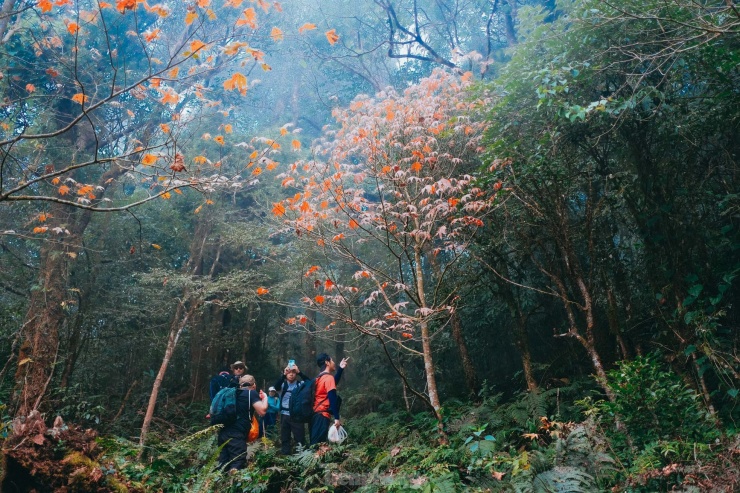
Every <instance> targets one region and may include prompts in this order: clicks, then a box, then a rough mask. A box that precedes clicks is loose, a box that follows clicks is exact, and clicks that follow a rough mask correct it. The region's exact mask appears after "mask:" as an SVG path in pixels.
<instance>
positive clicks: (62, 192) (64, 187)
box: [58, 185, 69, 195]
mask: <svg viewBox="0 0 740 493" xmlns="http://www.w3.org/2000/svg"><path fill="white" fill-rule="evenodd" d="M58 192H59V195H67V194H68V193H69V187H68V186H67V185H62V186H61V187H59V190H58Z"/></svg>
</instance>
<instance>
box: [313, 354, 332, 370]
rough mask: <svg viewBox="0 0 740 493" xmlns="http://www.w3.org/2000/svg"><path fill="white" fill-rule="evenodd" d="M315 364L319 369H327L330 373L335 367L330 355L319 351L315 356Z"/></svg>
mask: <svg viewBox="0 0 740 493" xmlns="http://www.w3.org/2000/svg"><path fill="white" fill-rule="evenodd" d="M316 364H317V365H318V366H319V369H321V371H328V372H329V373H331V372H333V371H334V370H335V369H336V365H335V364H334V360H332V359H331V356H329V355H328V354H326V353H321V354H320V355H318V356H317V357H316Z"/></svg>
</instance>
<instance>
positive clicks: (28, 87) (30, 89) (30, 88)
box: [26, 84, 36, 92]
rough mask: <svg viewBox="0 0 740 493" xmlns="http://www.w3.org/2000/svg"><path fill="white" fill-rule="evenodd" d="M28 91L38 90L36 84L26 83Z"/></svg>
mask: <svg viewBox="0 0 740 493" xmlns="http://www.w3.org/2000/svg"><path fill="white" fill-rule="evenodd" d="M26 91H28V92H34V91H36V86H34V85H33V84H26Z"/></svg>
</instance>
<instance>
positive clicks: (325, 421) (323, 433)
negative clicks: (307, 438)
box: [311, 413, 331, 445]
mask: <svg viewBox="0 0 740 493" xmlns="http://www.w3.org/2000/svg"><path fill="white" fill-rule="evenodd" d="M330 425H331V420H330V419H329V418H327V417H326V416H324V415H323V414H321V413H316V414H314V415H313V417H312V418H311V445H316V444H317V443H324V442H328V441H329V426H330Z"/></svg>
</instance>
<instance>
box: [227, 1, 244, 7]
mask: <svg viewBox="0 0 740 493" xmlns="http://www.w3.org/2000/svg"><path fill="white" fill-rule="evenodd" d="M241 4H242V0H227V1H226V3H224V5H225V6H227V7H234V8H235V9H238V8H239V7H240V6H241Z"/></svg>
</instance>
